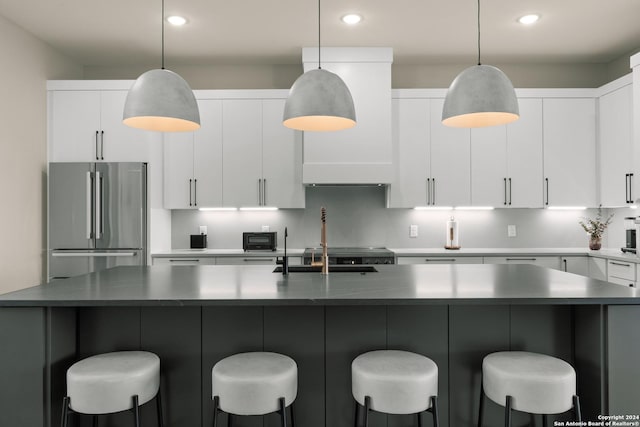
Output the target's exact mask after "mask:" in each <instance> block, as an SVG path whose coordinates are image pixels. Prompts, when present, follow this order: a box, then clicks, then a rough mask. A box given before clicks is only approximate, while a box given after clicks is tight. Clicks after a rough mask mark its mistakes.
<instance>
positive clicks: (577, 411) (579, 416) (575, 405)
mask: <svg viewBox="0 0 640 427" xmlns="http://www.w3.org/2000/svg"><path fill="white" fill-rule="evenodd" d="M573 412H574V413H575V417H576V421H579V422H582V413H581V412H580V399H579V398H578V396H573Z"/></svg>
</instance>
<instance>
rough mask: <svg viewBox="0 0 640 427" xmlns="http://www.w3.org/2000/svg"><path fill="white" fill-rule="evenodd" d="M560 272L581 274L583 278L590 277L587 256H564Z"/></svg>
mask: <svg viewBox="0 0 640 427" xmlns="http://www.w3.org/2000/svg"><path fill="white" fill-rule="evenodd" d="M560 261H561V264H560V270H562V271H566V272H567V273H574V274H580V275H581V276H589V260H588V257H586V256H563V257H562V258H561V259H560Z"/></svg>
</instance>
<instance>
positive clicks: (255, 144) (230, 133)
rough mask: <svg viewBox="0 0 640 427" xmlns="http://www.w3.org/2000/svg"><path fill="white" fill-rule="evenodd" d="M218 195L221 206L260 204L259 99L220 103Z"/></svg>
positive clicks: (260, 113) (260, 144) (260, 146)
mask: <svg viewBox="0 0 640 427" xmlns="http://www.w3.org/2000/svg"><path fill="white" fill-rule="evenodd" d="M222 141H223V144H222V157H223V159H224V165H223V169H222V170H223V178H222V182H223V185H222V188H223V190H222V194H223V203H224V205H225V206H235V207H254V206H261V205H262V101H261V100H259V99H225V100H224V101H223V102H222Z"/></svg>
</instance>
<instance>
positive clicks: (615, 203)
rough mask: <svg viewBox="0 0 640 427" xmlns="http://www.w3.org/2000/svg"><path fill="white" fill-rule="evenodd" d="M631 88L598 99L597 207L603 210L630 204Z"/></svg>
mask: <svg viewBox="0 0 640 427" xmlns="http://www.w3.org/2000/svg"><path fill="white" fill-rule="evenodd" d="M632 90H633V87H632V86H631V85H628V86H625V87H622V88H620V89H618V90H616V91H614V92H611V93H608V94H606V95H603V96H602V97H600V100H599V103H600V110H599V116H598V123H599V138H598V140H599V148H600V151H599V153H600V156H599V166H600V203H602V205H603V206H606V207H620V206H625V205H626V204H627V202H628V201H629V187H628V186H629V178H628V176H627V174H629V173H631V172H633V167H632V163H633V162H632V156H633V139H632V135H633V134H632V125H633V122H632V96H633V93H632Z"/></svg>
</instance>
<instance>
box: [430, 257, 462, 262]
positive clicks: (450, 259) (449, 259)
mask: <svg viewBox="0 0 640 427" xmlns="http://www.w3.org/2000/svg"><path fill="white" fill-rule="evenodd" d="M441 261H447V262H456V261H457V260H456V259H455V258H438V259H431V258H425V262H441Z"/></svg>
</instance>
